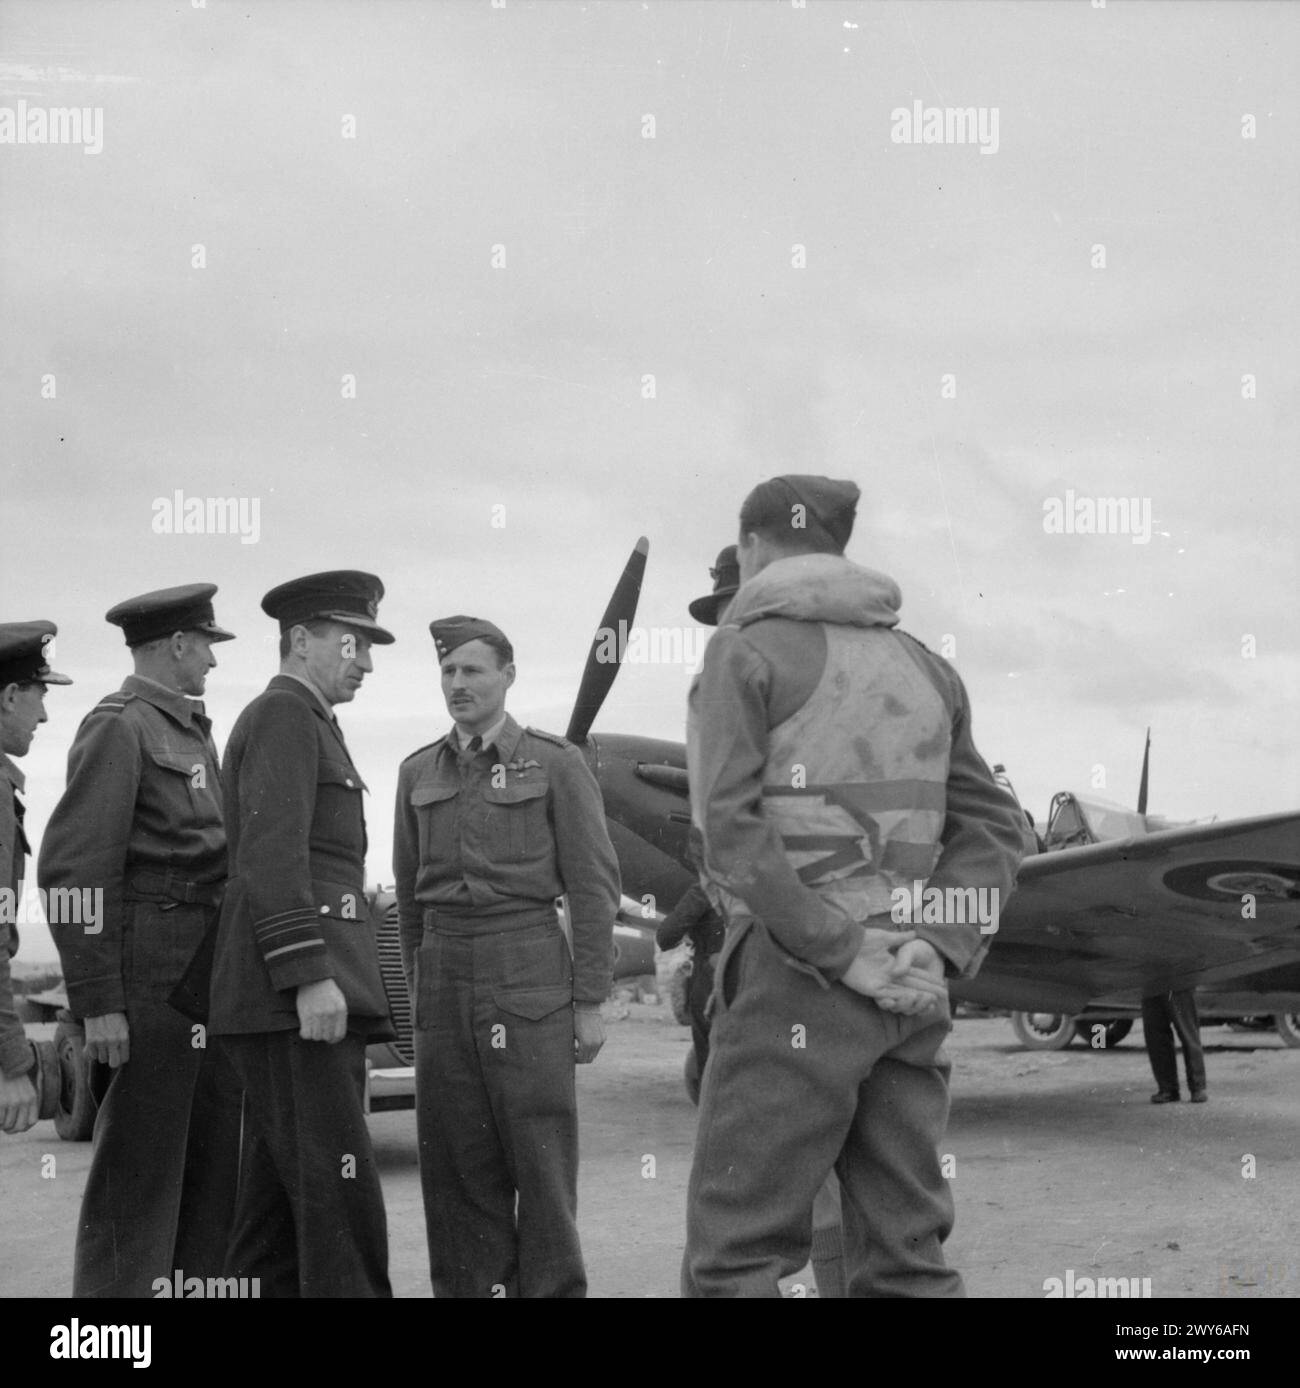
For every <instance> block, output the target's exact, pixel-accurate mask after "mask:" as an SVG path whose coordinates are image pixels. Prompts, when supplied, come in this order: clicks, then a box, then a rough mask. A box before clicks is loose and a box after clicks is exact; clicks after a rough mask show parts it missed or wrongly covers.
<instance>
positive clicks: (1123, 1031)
mask: <svg viewBox="0 0 1300 1388" xmlns="http://www.w3.org/2000/svg"><path fill="white" fill-rule="evenodd" d="M1093 1027H1104V1028H1105V1029H1106V1036H1105V1040H1104V1041H1103V1043H1102V1045H1100V1046H1098V1047H1096V1049H1097V1050H1099V1051H1101V1050H1106V1051H1108V1050H1110V1048H1111V1047H1112V1046H1118V1045H1119V1043H1120V1042H1121V1041H1122V1040H1123V1039H1124V1038H1125V1037H1126V1036H1127V1035H1128V1034H1129V1032H1130V1031H1132V1030H1133V1023H1132V1022H1131V1021H1129V1020H1128V1019H1127V1018H1125V1017H1121V1018H1119V1020H1117V1021H1114V1022H1090V1021H1089V1020H1088V1019H1087V1018H1086V1017H1080V1018H1079V1020H1078V1021H1077V1022H1075V1024H1074V1034H1075V1035H1076V1036H1077V1037H1078V1038H1079V1040H1080V1041H1082V1042H1083V1044H1084V1045H1085V1046H1091V1045H1092V1035H1093V1032H1092V1029H1093Z"/></svg>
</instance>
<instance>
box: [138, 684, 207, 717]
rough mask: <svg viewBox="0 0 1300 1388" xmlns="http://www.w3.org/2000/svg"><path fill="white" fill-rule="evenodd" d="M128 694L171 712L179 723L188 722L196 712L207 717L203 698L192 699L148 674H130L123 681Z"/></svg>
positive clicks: (168, 712) (165, 711)
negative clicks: (152, 678)
mask: <svg viewBox="0 0 1300 1388" xmlns="http://www.w3.org/2000/svg"><path fill="white" fill-rule="evenodd" d="M122 688H123V689H125V690H126V691H127V693H128V694H134V695H135V696H136V697H137V698H139V699H144V700H145V702H146V703H150V704H152V705H153V706H154V707H155V708H158V709H161V710H162V711H163V712H164V713H167V714H170V715H171V716H172V717H173V718H175V719H176V721H177V722H178V723H188V722H190V721H191V719H192V718H193V716H194V715H195V714H198V715H199V717H200V718H202V717H206V713H205V710H204V707H203V700H202V699H191V698H190V696H189V695H188V694H182V693H181V692H180V691H179V690H176V689H168V688H167V686H166V685H165V684H159V683H158V681H157V680H151V679H150V678H149V677H148V675H128V676H127V677H126V679H125V680H124V681H123V683H122Z"/></svg>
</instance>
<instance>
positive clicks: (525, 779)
mask: <svg viewBox="0 0 1300 1388" xmlns="http://www.w3.org/2000/svg"><path fill="white" fill-rule="evenodd" d="M429 631H430V633H431V634H432V636H433V640H434V646H435V649H436V650H437V652H438V659H439V662H440V666H441V674H442V690H443V694H444V696H445V698H446V701H447V710H448V712H449V713H450V714H451V716H452V718H453V719H454V720H455V727H453V728H452V730H451V732H450V733H448V734H447V735H446V736H445V737H441V738H439V739H438V740H437V742H434V743H432V744H430V745H429V746H428V747H424V748H421V749H420V750H419V751H418V752H414V753H412V755H411V756H409V757H407V759H406V760H405V761H404V762H403V763H402V766H401V770H400V772H399V773H398V782H397V813H396V823H395V827H394V831H393V870H394V874H395V876H396V879H397V907H398V914H399V919H400V922H401V936H402V962H403V965H404V967H405V969H406V977H407V984H408V987H409V988H410V991H411V996H412V998H414V1000H415V1028H416V1030H415V1067H416V1122H417V1125H418V1132H419V1140H420V1180H421V1183H422V1185H423V1187H424V1211H425V1220H426V1223H427V1226H428V1237H429V1265H430V1274H431V1277H432V1281H433V1291H434V1295H435V1296H447V1297H493V1296H511V1297H513V1296H522V1297H580V1296H585V1295H586V1289H587V1277H586V1271H585V1269H584V1267H583V1262H582V1250H581V1248H580V1247H579V1243H578V1225H577V1203H578V1190H577V1186H578V1116H577V1104H576V1097H575V1092H574V1068H573V1067H574V1062H575V1060H576V1061H577V1063H579V1064H586V1063H587V1062H589V1061H592V1060H594V1059H595V1058H596V1054H597V1052H598V1051H599V1050H600V1048H601V1046H602V1045H603V1044H604V1040H605V1027H604V1022H603V1020H602V1018H601V1015H600V1004H601V1003H602V1002H603V1001H604V999H605V996H606V994H607V993H608V992H609V984H610V970H611V942H612V938H613V926H614V916H615V914H616V912H617V911H618V902H619V877H618V861H617V859H616V858H615V856H614V849H613V847H612V845H611V844H610V841H609V834H608V832H607V831H606V828H605V816H604V807H603V804H602V801H601V795H600V788H599V786H598V785H597V784H596V778H595V777H594V776H593V775H592V774H591V771H590V770H589V769H588V767H587V763H586V762H585V760H584V759H583V756H582V753H581V752H580V751H579V750H578V749H577V748H576V747H574V746H573V745H572V744H571V743H569V742H566V741H565V740H564V738H562V737H555V736H553V735H552V734H550V733H542V732H538V731H537V730H536V729H534V728H527V729H525V728H521V727H520V726H519V724H518V723H516V722H515V720H514V719H513V718H511V717H510V715H509V714H508V713H506V711H505V700H506V690H507V689H509V688H510V686H511V685H512V684H513V683H514V678H515V667H514V651H513V649H512V647H511V645H510V642H509V641H508V640H507V639H506V637H505V635H504V633H503V632H502V631H501V629H500V628H499V627H497V626H494V625H493V623H491V622H488V621H483V620H482V619H480V618H475V617H448V618H446V619H445V620H443V621H438V622H431V623H430V624H429ZM562 893H563V894H567V896H568V904H569V920H570V924H571V927H572V932H573V947H572V958H570V950H569V946H568V944H567V943H566V941H565V938H564V934H563V932H562V931H561V929H560V925H559V922H558V919H557V917H556V911H555V899H556V898H557V897H558V896H560V895H561V894H562Z"/></svg>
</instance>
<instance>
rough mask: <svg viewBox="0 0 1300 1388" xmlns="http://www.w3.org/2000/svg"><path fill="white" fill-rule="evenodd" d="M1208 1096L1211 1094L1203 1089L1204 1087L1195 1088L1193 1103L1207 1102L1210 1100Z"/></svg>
mask: <svg viewBox="0 0 1300 1388" xmlns="http://www.w3.org/2000/svg"><path fill="white" fill-rule="evenodd" d="M1208 1098H1209V1096H1208V1095H1207V1094H1206V1092H1205V1090H1203V1089H1193V1090H1192V1103H1194V1104H1203V1103H1205V1102H1206V1101H1207V1100H1208Z"/></svg>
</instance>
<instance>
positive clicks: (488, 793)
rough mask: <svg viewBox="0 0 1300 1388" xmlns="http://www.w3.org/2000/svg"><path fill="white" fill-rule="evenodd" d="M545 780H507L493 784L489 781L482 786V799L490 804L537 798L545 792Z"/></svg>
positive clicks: (513, 802)
mask: <svg viewBox="0 0 1300 1388" xmlns="http://www.w3.org/2000/svg"><path fill="white" fill-rule="evenodd" d="M546 789H547V782H545V781H507V782H506V784H505V785H503V786H494V785H493V784H492V783H491V782H490V781H489V782H488V784H487V785H485V786H484V787H483V799H484V800H486V801H487V802H488V804H490V805H518V804H519V803H520V802H521V801H524V800H537V799H540V798H541V797H542V796H543V795H545V794H546Z"/></svg>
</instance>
